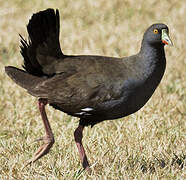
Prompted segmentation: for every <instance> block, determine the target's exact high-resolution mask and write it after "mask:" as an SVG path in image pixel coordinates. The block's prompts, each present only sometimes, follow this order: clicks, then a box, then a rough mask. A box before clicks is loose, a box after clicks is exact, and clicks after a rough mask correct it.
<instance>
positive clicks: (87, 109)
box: [81, 107, 94, 112]
mask: <svg viewBox="0 0 186 180" xmlns="http://www.w3.org/2000/svg"><path fill="white" fill-rule="evenodd" d="M81 110H82V111H85V112H89V111H92V110H94V109H93V108H89V107H87V108H83V109H81Z"/></svg>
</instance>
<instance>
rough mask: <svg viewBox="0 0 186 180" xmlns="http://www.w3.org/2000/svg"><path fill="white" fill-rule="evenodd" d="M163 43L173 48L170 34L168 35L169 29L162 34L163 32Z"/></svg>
mask: <svg viewBox="0 0 186 180" xmlns="http://www.w3.org/2000/svg"><path fill="white" fill-rule="evenodd" d="M161 41H162V43H164V44H166V45H170V46H173V43H172V41H171V39H170V37H169V34H168V31H167V29H162V32H161Z"/></svg>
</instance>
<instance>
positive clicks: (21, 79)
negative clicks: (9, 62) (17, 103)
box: [5, 66, 45, 92]
mask: <svg viewBox="0 0 186 180" xmlns="http://www.w3.org/2000/svg"><path fill="white" fill-rule="evenodd" d="M5 72H6V73H7V75H8V76H9V77H10V78H11V79H12V80H13V81H14V82H15V83H16V84H18V85H19V86H21V87H23V88H24V89H27V90H28V91H29V92H31V91H32V88H34V87H36V85H37V84H38V83H41V82H42V81H44V80H45V77H38V76H34V75H32V74H29V73H28V72H26V71H23V70H21V69H18V68H16V67H12V66H6V67H5Z"/></svg>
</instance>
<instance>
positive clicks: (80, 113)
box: [75, 112, 85, 115]
mask: <svg viewBox="0 0 186 180" xmlns="http://www.w3.org/2000/svg"><path fill="white" fill-rule="evenodd" d="M75 114H76V115H83V114H85V112H79V113H75Z"/></svg>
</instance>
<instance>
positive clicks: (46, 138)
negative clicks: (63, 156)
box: [26, 99, 54, 166]
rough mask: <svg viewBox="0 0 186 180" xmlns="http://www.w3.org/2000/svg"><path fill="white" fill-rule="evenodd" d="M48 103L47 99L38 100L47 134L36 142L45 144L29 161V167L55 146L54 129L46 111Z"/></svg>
mask: <svg viewBox="0 0 186 180" xmlns="http://www.w3.org/2000/svg"><path fill="white" fill-rule="evenodd" d="M47 103H48V102H47V99H39V100H38V105H39V110H40V113H41V118H42V120H43V124H44V128H45V133H46V134H45V136H44V137H42V138H39V139H38V140H36V141H39V140H43V141H44V144H43V145H42V146H40V147H39V149H38V150H37V151H36V153H35V154H34V156H33V157H32V159H30V160H29V162H28V163H27V165H28V164H30V163H33V162H35V161H37V160H38V159H40V158H41V157H42V156H44V155H45V154H47V153H48V152H49V150H50V148H51V147H52V145H53V144H54V136H53V133H52V129H51V127H50V123H49V121H48V118H47V115H46V111H45V106H46V105H47ZM27 165H26V166H27Z"/></svg>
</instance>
